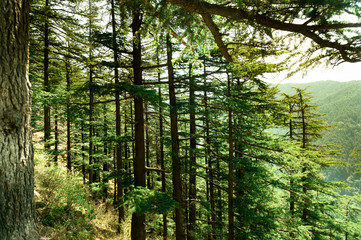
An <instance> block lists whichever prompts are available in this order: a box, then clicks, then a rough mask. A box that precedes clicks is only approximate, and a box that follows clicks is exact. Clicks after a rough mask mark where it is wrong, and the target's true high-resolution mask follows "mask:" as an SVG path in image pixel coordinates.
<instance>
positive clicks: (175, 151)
mask: <svg viewBox="0 0 361 240" xmlns="http://www.w3.org/2000/svg"><path fill="white" fill-rule="evenodd" d="M167 66H168V81H169V104H170V125H171V139H172V140H171V141H172V174H173V177H172V182H173V198H174V200H175V201H177V202H178V204H179V206H177V207H176V208H175V224H176V227H175V228H176V229H175V235H176V239H177V240H183V239H184V238H185V236H184V228H183V211H182V207H183V196H182V178H181V163H180V159H179V136H178V116H177V106H176V96H175V87H174V73H173V64H172V43H171V42H170V36H169V34H167Z"/></svg>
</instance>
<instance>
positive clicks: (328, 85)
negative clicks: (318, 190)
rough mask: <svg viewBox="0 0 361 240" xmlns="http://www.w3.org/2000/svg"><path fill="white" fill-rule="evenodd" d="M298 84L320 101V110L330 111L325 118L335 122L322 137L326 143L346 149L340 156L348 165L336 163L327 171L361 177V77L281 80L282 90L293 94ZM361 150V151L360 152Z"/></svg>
mask: <svg viewBox="0 0 361 240" xmlns="http://www.w3.org/2000/svg"><path fill="white" fill-rule="evenodd" d="M294 87H297V88H307V90H308V92H311V93H312V95H313V97H314V101H313V102H314V103H316V104H317V105H319V110H318V111H319V113H324V114H327V115H326V116H324V119H325V121H326V122H327V123H328V124H330V125H332V126H333V127H331V128H330V129H329V130H327V131H326V132H325V133H324V136H323V138H322V139H321V140H320V142H322V143H327V144H331V143H336V144H339V145H340V147H341V148H342V149H344V151H343V153H342V154H341V155H340V156H338V160H339V161H341V162H344V163H347V165H342V166H335V167H334V168H333V169H332V170H331V171H328V172H327V175H328V178H329V179H332V180H356V179H355V178H357V180H360V176H358V175H360V174H355V172H357V171H359V170H360V169H361V167H360V166H358V164H361V156H356V155H355V150H356V149H361V81H350V82H335V81H319V82H312V83H298V84H280V85H278V89H279V90H280V91H281V92H284V93H288V94H293V93H294V89H293V88H294ZM360 154H361V152H360Z"/></svg>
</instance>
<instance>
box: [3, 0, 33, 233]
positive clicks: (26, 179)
mask: <svg viewBox="0 0 361 240" xmlns="http://www.w3.org/2000/svg"><path fill="white" fill-rule="evenodd" d="M29 9H30V7H29V1H28V0H17V1H15V0H2V1H0V23H1V24H0V46H1V47H0V238H1V239H2V240H13V239H16V240H18V239H20V240H21V239H24V240H33V239H39V236H38V233H37V221H36V214H35V203H34V162H33V151H32V143H31V130H30V116H31V114H30V113H31V93H30V92H31V91H30V88H31V86H30V82H29V79H28V69H29V68H28V67H29V64H28V61H29V51H28V44H29V35H28V28H29V20H28V15H29Z"/></svg>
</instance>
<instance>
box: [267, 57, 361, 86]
mask: <svg viewBox="0 0 361 240" xmlns="http://www.w3.org/2000/svg"><path fill="white" fill-rule="evenodd" d="M303 74H305V73H304V72H303ZM285 75H286V73H284V72H281V73H277V74H267V75H265V78H264V79H263V80H265V81H266V82H269V83H275V84H277V83H307V82H315V81H323V80H333V81H338V82H346V81H352V80H361V62H359V63H342V64H340V65H339V66H334V67H333V66H329V67H326V66H319V67H317V68H314V69H312V70H309V71H308V73H307V74H306V75H305V76H302V72H300V73H297V74H295V75H294V76H292V77H290V78H288V79H285Z"/></svg>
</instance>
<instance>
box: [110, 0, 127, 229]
mask: <svg viewBox="0 0 361 240" xmlns="http://www.w3.org/2000/svg"><path fill="white" fill-rule="evenodd" d="M111 15H112V41H113V42H112V44H113V59H114V83H115V85H116V90H115V132H116V133H115V134H116V136H117V137H118V138H119V137H120V136H121V127H122V126H121V113H120V96H119V95H120V93H119V90H118V85H119V71H118V44H117V39H116V26H115V5H114V0H112V1H111ZM115 153H116V154H115V157H116V163H117V164H116V165H117V172H118V177H117V178H116V182H117V183H116V186H117V198H116V200H117V201H116V205H117V207H118V223H121V222H122V221H123V220H124V214H125V213H124V206H119V204H120V202H121V199H122V198H123V189H122V183H121V175H120V172H121V170H122V169H123V160H122V145H121V143H120V142H119V140H118V141H117V144H116V150H115ZM118 230H120V229H118Z"/></svg>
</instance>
